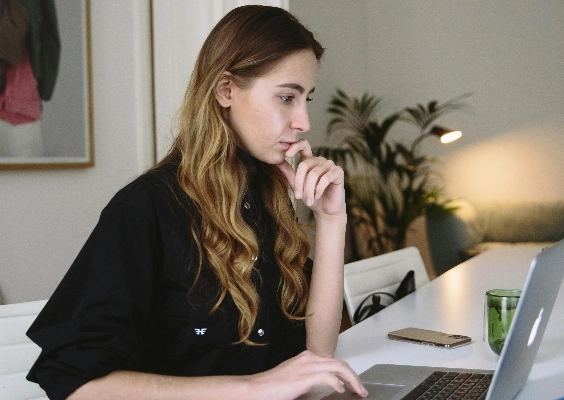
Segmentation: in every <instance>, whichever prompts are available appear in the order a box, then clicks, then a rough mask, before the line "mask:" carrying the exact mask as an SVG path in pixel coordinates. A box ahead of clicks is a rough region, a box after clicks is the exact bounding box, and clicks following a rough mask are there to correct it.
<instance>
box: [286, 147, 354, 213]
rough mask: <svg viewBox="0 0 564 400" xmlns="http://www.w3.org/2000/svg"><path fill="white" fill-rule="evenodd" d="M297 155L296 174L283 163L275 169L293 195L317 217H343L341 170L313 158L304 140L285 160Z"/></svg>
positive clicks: (323, 159) (342, 179)
mask: <svg viewBox="0 0 564 400" xmlns="http://www.w3.org/2000/svg"><path fill="white" fill-rule="evenodd" d="M298 153H299V154H300V157H301V160H300V163H299V164H298V167H297V169H296V171H294V170H293V169H292V167H291V165H290V164H289V163H288V162H287V161H284V162H282V163H280V164H278V168H279V169H280V170H281V171H282V172H283V173H284V175H285V176H286V178H287V179H288V182H290V186H291V188H292V190H293V191H294V196H295V197H296V199H301V200H302V201H303V202H304V203H305V204H306V205H307V206H308V207H309V208H310V209H311V210H312V211H313V213H314V214H315V215H316V217H318V216H320V215H323V216H333V215H345V214H346V206H345V174H344V171H343V169H342V168H341V167H339V166H337V165H335V163H334V162H333V161H331V160H328V159H326V158H324V157H314V156H313V153H312V150H311V146H310V144H309V142H308V141H307V140H305V139H302V140H298V141H297V142H296V143H293V144H292V145H291V146H290V148H289V149H288V151H286V157H293V156H295V155H296V154H298Z"/></svg>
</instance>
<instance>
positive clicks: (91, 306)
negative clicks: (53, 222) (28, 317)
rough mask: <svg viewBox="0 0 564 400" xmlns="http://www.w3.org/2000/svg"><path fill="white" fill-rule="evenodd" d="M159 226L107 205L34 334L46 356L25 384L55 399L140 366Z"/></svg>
mask: <svg viewBox="0 0 564 400" xmlns="http://www.w3.org/2000/svg"><path fill="white" fill-rule="evenodd" d="M154 221H155V218H151V217H150V216H147V215H146V213H144V212H142V211H140V210H139V209H136V208H135V207H133V206H131V205H128V204H123V203H118V204H110V205H109V206H108V207H106V209H105V210H104V211H103V212H102V214H101V217H100V220H99V222H98V224H97V226H96V227H95V229H94V231H93V232H92V234H91V236H90V237H89V239H88V240H87V242H86V244H85V245H84V247H83V248H82V250H81V251H80V253H79V255H78V256H77V258H76V260H75V261H74V263H73V264H72V266H71V268H70V269H69V271H68V272H67V274H66V275H65V277H64V278H63V280H62V282H61V283H60V285H59V287H58V288H57V289H56V291H55V292H54V294H53V296H52V297H51V298H50V300H49V301H48V303H47V305H46V306H45V308H44V310H43V311H42V312H41V313H40V314H39V316H38V318H37V319H36V321H35V322H34V323H33V324H32V326H31V328H30V329H29V331H28V336H29V337H30V338H31V339H32V340H33V341H34V342H36V343H37V344H38V345H39V346H40V347H41V348H42V351H41V354H40V356H39V358H38V360H37V361H36V363H35V364H34V365H33V367H32V369H31V370H30V372H29V375H28V379H29V380H31V381H35V382H37V383H39V385H40V386H41V387H42V388H43V389H44V390H45V392H46V393H47V394H48V396H49V398H50V399H66V398H67V397H68V396H69V395H70V394H71V393H72V392H74V391H75V390H76V389H77V388H78V387H80V386H82V385H83V384H85V383H86V382H88V381H90V380H92V379H95V378H98V377H101V376H104V375H107V374H108V373H110V372H112V371H116V370H136V369H138V368H139V367H138V366H139V364H140V357H141V355H140V345H141V344H142V341H143V335H144V332H145V327H146V324H147V321H148V318H149V314H150V308H151V293H152V286H153V280H154V277H153V275H154V269H155V262H156V260H157V258H156V257H157V255H158V253H159V251H160V250H159V248H160V244H159V240H158V229H156V227H155V226H154V224H155V222H154Z"/></svg>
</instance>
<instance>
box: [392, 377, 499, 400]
mask: <svg viewBox="0 0 564 400" xmlns="http://www.w3.org/2000/svg"><path fill="white" fill-rule="evenodd" d="M492 376H493V375H492V374H470V373H457V372H442V371H435V372H433V373H432V374H431V376H429V377H428V378H427V379H425V380H424V381H423V382H422V383H420V384H419V386H417V387H416V388H415V389H413V390H412V391H411V392H409V393H408V394H407V395H406V396H405V397H403V398H402V400H430V399H436V400H439V399H440V400H443V399H453V400H454V399H457V400H458V399H464V400H481V399H485V398H486V394H487V392H488V388H489V386H490V383H491V381H492Z"/></svg>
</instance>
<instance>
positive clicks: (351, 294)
mask: <svg viewBox="0 0 564 400" xmlns="http://www.w3.org/2000/svg"><path fill="white" fill-rule="evenodd" d="M410 270H413V271H414V272H415V287H416V288H419V287H420V286H422V285H424V284H426V283H428V282H429V275H428V274H427V269H426V268H425V264H424V263H423V259H422V258H421V254H420V253H419V250H417V248H416V247H407V248H405V249H400V250H396V251H392V252H391V253H386V254H382V255H379V256H375V257H371V258H367V259H364V260H360V261H354V262H351V263H348V264H345V288H344V291H345V303H346V305H347V311H348V312H349V316H350V319H351V323H352V324H354V323H355V322H354V320H353V319H354V318H353V317H354V312H355V310H356V309H357V307H358V306H359V305H360V303H361V302H362V301H363V300H364V299H365V298H366V296H368V295H370V294H371V293H373V292H376V291H378V292H387V293H392V294H393V293H394V292H395V291H396V289H397V287H398V286H399V284H400V282H401V281H402V280H403V278H404V277H405V275H406V274H407V273H408V272H409V271H410Z"/></svg>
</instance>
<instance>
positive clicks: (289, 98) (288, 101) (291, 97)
mask: <svg viewBox="0 0 564 400" xmlns="http://www.w3.org/2000/svg"><path fill="white" fill-rule="evenodd" d="M280 99H281V100H282V101H283V102H284V103H291V102H292V101H293V100H294V96H280Z"/></svg>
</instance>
